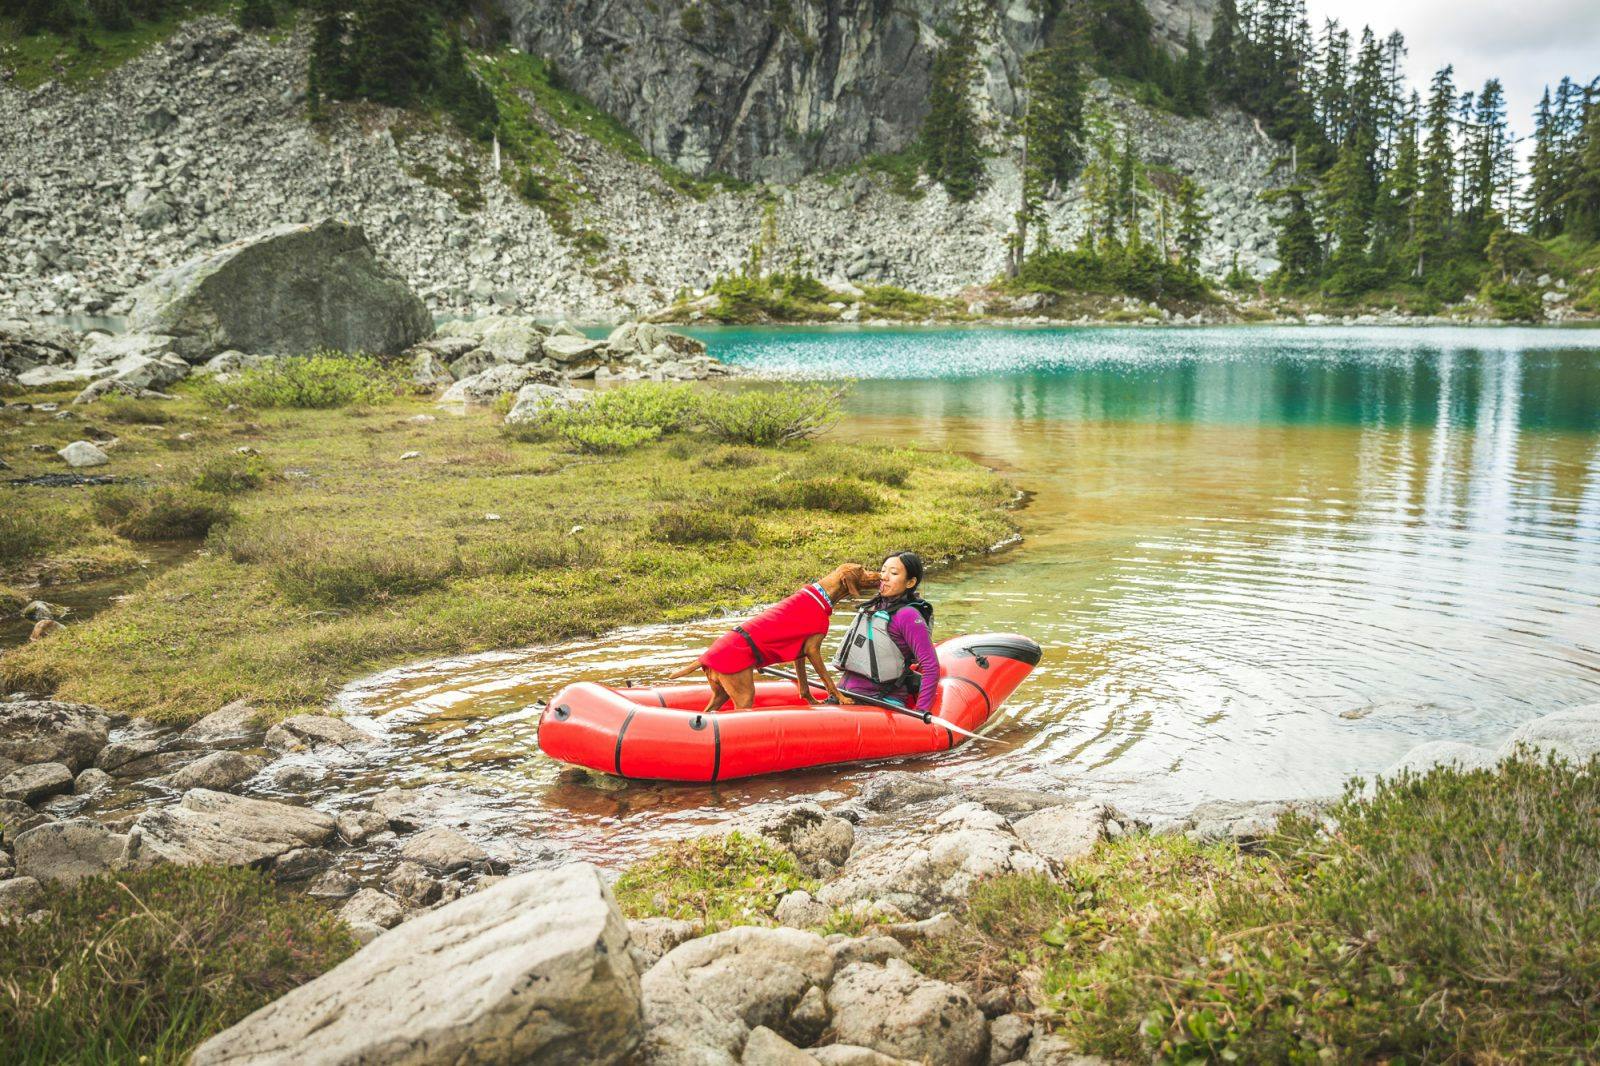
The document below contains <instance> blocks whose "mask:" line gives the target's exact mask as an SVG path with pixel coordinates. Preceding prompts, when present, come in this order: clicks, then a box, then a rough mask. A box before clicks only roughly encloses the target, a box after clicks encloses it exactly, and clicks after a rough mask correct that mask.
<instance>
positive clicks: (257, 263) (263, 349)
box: [128, 219, 433, 363]
mask: <svg viewBox="0 0 1600 1066" xmlns="http://www.w3.org/2000/svg"><path fill="white" fill-rule="evenodd" d="M133 297H134V306H133V313H132V314H131V315H130V316H129V321H128V326H129V329H131V330H133V331H136V332H145V333H158V334H165V335H167V336H170V337H172V338H173V343H174V346H175V347H176V349H177V351H178V352H179V354H181V355H182V356H183V357H184V358H185V359H187V360H189V361H190V362H191V363H201V362H204V361H206V360H207V359H209V358H210V357H211V356H213V355H216V354H217V353H219V352H223V351H226V350H228V349H230V348H234V349H238V350H239V351H244V352H253V353H257V354H270V355H303V354H305V353H307V352H310V351H314V350H316V349H318V348H336V349H339V350H341V351H352V352H353V351H362V352H369V353H372V354H384V355H388V354H394V353H397V352H401V351H404V350H405V349H406V348H409V347H410V346H411V345H413V344H415V343H416V342H417V341H419V340H421V339H422V338H423V337H426V336H428V335H429V334H431V333H432V332H433V319H432V316H430V315H429V314H428V309H427V307H425V306H424V305H423V303H422V301H421V300H420V299H418V297H417V295H416V294H415V293H414V292H412V291H411V289H410V287H409V286H407V285H406V283H405V281H404V280H403V279H402V278H401V277H400V275H399V274H397V273H396V272H395V271H393V270H392V269H390V268H389V267H388V266H386V265H385V264H383V263H382V262H381V261H380V260H379V259H378V258H377V256H376V255H375V254H374V253H373V250H372V245H371V244H370V243H369V242H368V240H367V236H366V234H365V233H364V232H363V231H362V229H361V227H360V226H357V225H353V224H351V223H348V222H340V221H336V220H334V219H323V220H321V221H318V222H310V223H294V224H289V225H282V226H277V227H274V228H273V229H270V230H267V231H266V232H265V233H262V234H259V235H257V236H255V237H250V238H247V239H244V240H237V241H234V242H233V243H231V244H226V245H223V246H222V247H221V248H218V249H216V250H215V251H212V252H210V253H207V254H206V255H202V256H200V257H198V258H195V259H191V260H189V261H188V262H186V263H183V264H181V265H179V266H176V267H173V268H172V269H170V270H167V271H165V272H163V273H161V274H158V275H157V276H156V277H154V278H152V279H151V280H150V281H149V282H147V283H146V284H144V285H142V286H140V287H139V288H138V289H137V290H135V292H134V294H133Z"/></svg>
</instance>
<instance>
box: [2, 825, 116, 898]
mask: <svg viewBox="0 0 1600 1066" xmlns="http://www.w3.org/2000/svg"><path fill="white" fill-rule="evenodd" d="M127 847H128V838H127V837H126V836H124V835H123V834H121V833H113V832H111V831H110V830H109V829H107V828H105V827H104V826H102V825H100V824H99V823H97V822H93V821H89V820H88V819H77V820H74V821H70V822H52V823H51V824H49V825H41V826H38V827H36V828H33V829H30V830H28V831H27V832H26V833H23V834H22V835H21V836H19V837H17V856H16V858H17V874H18V876H21V877H31V878H33V879H34V880H36V881H38V882H39V883H40V884H55V885H74V884H77V883H78V882H79V881H81V880H83V879H84V878H85V877H98V876H99V875H100V874H103V873H107V872H109V871H111V870H114V869H116V868H118V867H119V866H121V865H122V863H123V861H124V859H125V857H126V854H127Z"/></svg>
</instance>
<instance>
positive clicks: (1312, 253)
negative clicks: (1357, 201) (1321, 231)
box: [1277, 181, 1322, 288]
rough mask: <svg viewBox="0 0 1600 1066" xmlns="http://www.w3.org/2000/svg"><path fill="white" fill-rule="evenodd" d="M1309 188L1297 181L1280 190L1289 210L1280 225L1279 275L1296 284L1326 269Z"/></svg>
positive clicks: (1297, 285)
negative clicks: (1312, 211) (1323, 267)
mask: <svg viewBox="0 0 1600 1066" xmlns="http://www.w3.org/2000/svg"><path fill="white" fill-rule="evenodd" d="M1309 191H1310V190H1309V188H1308V187H1307V186H1306V185H1304V184H1301V183H1300V182H1299V181H1296V182H1295V183H1294V184H1293V185H1290V186H1288V187H1287V188H1285V189H1282V190H1279V198H1280V199H1282V200H1283V201H1284V204H1285V210H1284V212H1283V214H1282V216H1280V217H1279V219H1278V222H1277V225H1278V263H1279V267H1278V275H1277V276H1278V279H1279V280H1280V281H1282V282H1283V283H1284V284H1285V285H1287V286H1289V287H1291V288H1294V287H1299V286H1302V285H1304V284H1306V283H1308V282H1311V281H1314V280H1316V278H1317V276H1318V275H1319V274H1320V272H1321V270H1322V244H1321V242H1320V241H1319V240H1318V238H1317V220H1316V218H1315V217H1314V216H1313V215H1312V214H1311V204H1310V202H1309V197H1308V195H1307V194H1308V192H1309Z"/></svg>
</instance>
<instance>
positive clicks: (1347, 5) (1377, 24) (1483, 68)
mask: <svg viewBox="0 0 1600 1066" xmlns="http://www.w3.org/2000/svg"><path fill="white" fill-rule="evenodd" d="M1306 6H1307V8H1308V9H1309V13H1310V16H1311V24H1312V27H1313V29H1314V30H1316V31H1320V29H1321V26H1322V22H1323V20H1324V19H1326V18H1329V17H1332V18H1337V19H1338V20H1339V21H1340V22H1341V23H1342V24H1343V25H1345V26H1347V27H1349V28H1350V30H1351V38H1352V40H1353V41H1355V40H1359V39H1360V33H1361V27H1362V26H1368V25H1370V26H1371V27H1372V30H1373V32H1374V33H1376V34H1377V35H1378V36H1379V38H1383V37H1386V36H1388V34H1389V31H1390V30H1399V31H1400V32H1401V33H1402V34H1404V35H1405V39H1406V48H1407V49H1408V50H1409V55H1408V56H1407V58H1406V63H1407V68H1408V72H1409V73H1410V75H1411V82H1412V84H1413V86H1414V87H1416V88H1417V89H1418V90H1419V91H1420V92H1421V93H1422V94H1423V97H1424V99H1426V97H1427V90H1428V82H1429V80H1430V79H1431V78H1432V77H1433V74H1434V71H1436V70H1438V69H1439V68H1440V67H1442V66H1444V65H1445V64H1446V63H1452V64H1454V65H1455V68H1456V75H1455V76H1456V91H1457V92H1458V93H1459V92H1460V91H1461V90H1462V89H1465V88H1468V87H1471V88H1472V89H1473V90H1477V89H1481V88H1482V87H1483V83H1484V81H1485V80H1486V79H1488V78H1499V79H1500V81H1501V83H1502V84H1504V85H1505V89H1506V113H1507V115H1508V116H1509V117H1510V120H1511V128H1512V129H1513V130H1514V131H1516V134H1517V136H1519V137H1525V136H1527V135H1528V134H1530V133H1532V132H1533V110H1534V108H1535V107H1537V106H1538V104H1539V96H1540V94H1541V93H1543V92H1544V87H1545V85H1547V84H1548V85H1549V86H1550V87H1551V89H1552V91H1553V90H1554V88H1555V86H1556V83H1557V82H1559V81H1560V80H1561V76H1562V75H1563V74H1566V75H1570V76H1571V77H1572V80H1573V81H1576V82H1580V83H1582V82H1586V81H1588V80H1589V79H1591V78H1594V77H1595V76H1597V75H1600V0H1509V2H1508V0H1492V2H1491V0H1337V2H1335V0H1307V5H1306ZM1523 147H1524V150H1526V145H1524V146H1523Z"/></svg>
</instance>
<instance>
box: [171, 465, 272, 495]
mask: <svg viewBox="0 0 1600 1066" xmlns="http://www.w3.org/2000/svg"><path fill="white" fill-rule="evenodd" d="M272 477H273V473H272V468H271V467H269V466H267V464H266V461H265V460H263V459H262V458H261V457H260V456H259V455H223V456H218V457H217V458H215V459H212V460H211V461H210V462H208V463H206V464H205V466H203V467H201V468H200V472H199V473H198V474H196V475H195V478H194V481H193V482H191V484H192V485H193V487H194V488H195V489H196V490H198V491H200V492H210V493H215V494H217V495H219V496H236V495H238V494H240V493H244V492H250V491H252V490H254V489H259V488H260V487H261V486H263V485H265V484H266V483H267V482H269V481H271V480H272Z"/></svg>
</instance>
